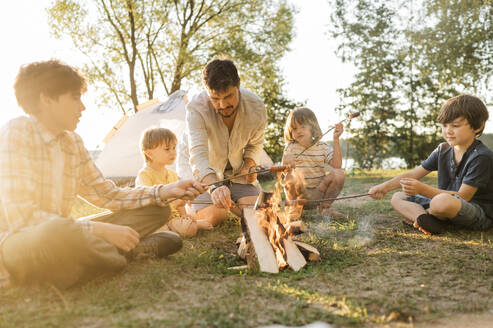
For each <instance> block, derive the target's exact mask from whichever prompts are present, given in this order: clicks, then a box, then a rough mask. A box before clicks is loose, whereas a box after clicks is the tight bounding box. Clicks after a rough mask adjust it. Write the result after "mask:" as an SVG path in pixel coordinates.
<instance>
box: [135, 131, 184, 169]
mask: <svg viewBox="0 0 493 328" xmlns="http://www.w3.org/2000/svg"><path fill="white" fill-rule="evenodd" d="M177 143H178V139H177V138H176V135H175V134H174V133H173V131H171V130H169V129H165V128H150V129H147V130H145V131H144V133H143V134H142V138H141V139H140V149H141V150H142V154H143V155H144V159H145V161H146V163H149V162H150V161H151V159H150V158H149V156H147V155H146V153H145V151H146V150H149V149H154V148H156V147H159V146H161V145H163V144H164V145H166V146H169V145H170V144H174V145H176V144H177Z"/></svg>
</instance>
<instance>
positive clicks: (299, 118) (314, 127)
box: [284, 107, 322, 143]
mask: <svg viewBox="0 0 493 328" xmlns="http://www.w3.org/2000/svg"><path fill="white" fill-rule="evenodd" d="M294 122H296V123H298V124H299V125H306V126H308V127H309V128H310V131H311V133H312V138H313V140H317V139H319V138H320V137H321V136H322V130H321V129H320V125H319V124H318V120H317V117H316V116H315V113H313V112H312V110H311V109H309V108H307V107H298V108H295V109H293V110H292V111H291V113H289V115H288V117H287V119H286V125H285V126H284V141H285V142H286V143H289V142H293V141H294V138H293V135H292V133H291V132H292V131H293V125H294Z"/></svg>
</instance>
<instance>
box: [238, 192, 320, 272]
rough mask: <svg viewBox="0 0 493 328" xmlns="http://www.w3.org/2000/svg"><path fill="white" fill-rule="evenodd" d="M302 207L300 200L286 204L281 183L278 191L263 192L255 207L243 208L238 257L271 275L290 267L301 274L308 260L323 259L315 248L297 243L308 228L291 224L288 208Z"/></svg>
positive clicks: (294, 223) (298, 223)
mask: <svg viewBox="0 0 493 328" xmlns="http://www.w3.org/2000/svg"><path fill="white" fill-rule="evenodd" d="M300 201H301V200H300ZM299 205H301V204H298V202H297V201H289V202H283V201H282V199H281V186H280V183H277V184H276V189H275V191H274V192H267V191H262V192H261V193H260V195H259V197H258V198H257V202H256V203H255V206H254V207H253V208H245V209H243V215H242V218H241V225H242V230H243V238H242V239H241V241H240V245H239V248H238V255H239V256H240V258H242V259H244V260H246V262H247V264H248V267H249V268H259V269H260V271H262V272H270V273H278V272H279V270H280V269H284V268H287V267H290V268H292V269H293V270H295V271H298V270H300V269H301V268H302V267H304V266H305V265H306V263H307V261H316V260H318V259H319V258H320V254H319V252H318V251H317V249H316V248H315V247H313V246H310V245H308V244H306V243H303V242H300V241H294V240H293V237H294V236H295V235H297V234H300V233H303V232H305V231H306V227H305V225H304V224H303V222H301V221H293V222H291V221H290V219H289V216H288V215H287V211H286V210H285V208H286V207H291V206H299ZM283 207H284V208H283Z"/></svg>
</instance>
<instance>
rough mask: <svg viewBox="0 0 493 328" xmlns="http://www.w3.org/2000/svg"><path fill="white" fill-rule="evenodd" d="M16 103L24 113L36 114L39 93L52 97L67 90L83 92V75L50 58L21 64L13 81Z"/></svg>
mask: <svg viewBox="0 0 493 328" xmlns="http://www.w3.org/2000/svg"><path fill="white" fill-rule="evenodd" d="M14 91H15V97H16V98H17V103H18V104H19V106H21V107H22V109H23V110H24V112H26V114H31V115H36V114H38V110H39V109H38V104H39V97H40V95H41V94H44V95H45V96H48V97H50V98H52V99H58V97H59V96H60V95H62V94H64V93H67V92H77V93H84V92H86V91H87V84H86V80H85V78H84V76H83V75H82V74H81V73H80V72H79V71H78V70H77V69H76V68H74V67H72V66H69V65H66V64H64V63H62V62H60V61H59V60H56V59H51V60H48V61H39V62H34V63H30V64H25V65H22V66H21V67H20V69H19V73H17V77H16V79H15V83H14Z"/></svg>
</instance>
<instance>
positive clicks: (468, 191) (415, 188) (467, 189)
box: [401, 178, 478, 201]
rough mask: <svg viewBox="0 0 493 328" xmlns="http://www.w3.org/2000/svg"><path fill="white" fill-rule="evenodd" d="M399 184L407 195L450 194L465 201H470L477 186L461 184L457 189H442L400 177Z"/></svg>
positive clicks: (432, 195) (430, 196)
mask: <svg viewBox="0 0 493 328" xmlns="http://www.w3.org/2000/svg"><path fill="white" fill-rule="evenodd" d="M401 186H402V191H404V193H405V194H406V195H408V196H414V195H416V194H420V195H423V196H425V197H428V198H433V197H435V196H436V195H438V194H444V193H446V194H451V195H454V194H456V195H458V196H459V197H461V198H462V199H464V200H465V201H470V200H471V199H472V197H473V196H474V194H475V193H476V191H477V190H478V188H477V187H473V186H469V185H466V184H462V185H461V186H460V188H459V191H451V190H443V189H438V188H435V187H432V186H430V185H427V184H424V183H422V182H420V181H418V180H415V179H409V178H408V179H401Z"/></svg>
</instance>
